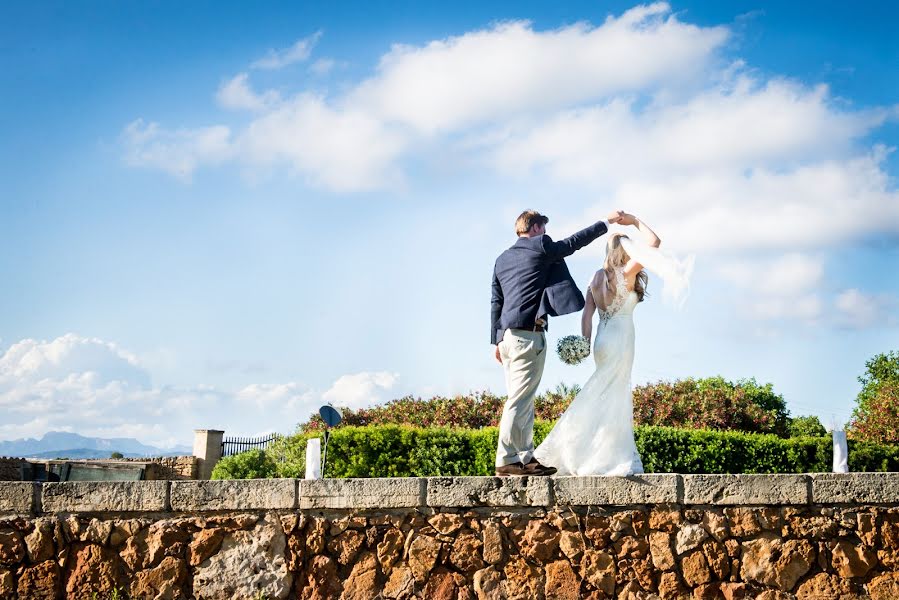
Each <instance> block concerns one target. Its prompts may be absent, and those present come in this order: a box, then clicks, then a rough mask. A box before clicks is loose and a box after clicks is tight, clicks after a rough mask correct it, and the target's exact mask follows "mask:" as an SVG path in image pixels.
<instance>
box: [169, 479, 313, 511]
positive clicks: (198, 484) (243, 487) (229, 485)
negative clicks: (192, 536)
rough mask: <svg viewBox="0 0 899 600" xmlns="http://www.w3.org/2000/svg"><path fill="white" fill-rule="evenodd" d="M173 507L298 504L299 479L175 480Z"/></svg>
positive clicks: (247, 507)
mask: <svg viewBox="0 0 899 600" xmlns="http://www.w3.org/2000/svg"><path fill="white" fill-rule="evenodd" d="M171 485H172V491H171V506H172V510H173V511H177V512H187V511H203V510H256V509H258V510H265V509H278V508H296V506H297V480H296V479H222V480H214V481H173V482H172V484H171Z"/></svg>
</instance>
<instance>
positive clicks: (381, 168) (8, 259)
mask: <svg viewBox="0 0 899 600" xmlns="http://www.w3.org/2000/svg"><path fill="white" fill-rule="evenodd" d="M896 12H897V9H896V8H895V7H894V6H893V5H892V4H890V3H874V2H871V3H862V4H860V5H858V4H856V5H852V6H849V5H847V4H845V3H839V2H825V3H818V4H816V5H815V11H814V12H810V11H809V10H808V9H807V7H804V6H803V5H801V4H788V3H765V2H754V3H750V2H738V3H737V2H734V3H711V2H709V3H701V2H674V3H671V4H670V5H668V4H652V5H635V4H631V3H622V2H602V3H601V2H578V3H565V4H564V6H557V5H550V4H549V3H542V2H524V3H522V2H516V3H489V4H484V3H454V4H453V5H452V6H450V5H446V4H445V3H442V4H441V3H421V2H416V3H405V4H404V3H376V4H372V3H365V4H362V3H359V4H347V3H342V4H341V6H340V7H339V8H335V7H333V6H328V5H312V4H308V5H298V4H295V3H283V4H277V3H265V4H261V5H260V4H257V5H254V6H252V7H249V6H248V5H246V4H242V3H222V2H215V3H212V2H206V3H204V2H194V3H190V4H189V5H186V6H185V5H179V4H176V3H165V2H163V3H152V4H151V3H105V2H94V3H80V4H73V3H56V4H53V3H43V4H40V5H36V4H34V3H20V4H12V3H7V4H4V6H3V8H2V9H0V40H2V41H0V48H2V52H0V89H2V94H0V131H2V132H3V136H2V141H0V239H2V240H3V250H4V251H3V253H2V258H0V278H2V281H3V282H4V284H5V285H4V289H5V290H6V293H5V294H2V295H0V315H2V317H0V407H2V410H3V412H2V414H3V417H4V418H3V419H2V421H0V439H12V438H17V437H24V436H36V435H41V434H42V433H43V432H45V431H48V430H55V429H69V430H75V431H78V432H79V433H84V434H93V435H106V436H112V435H127V436H133V437H137V438H139V439H141V440H142V441H145V442H151V443H159V444H172V443H186V442H189V440H190V436H191V433H190V431H191V429H193V428H213V427H219V428H223V429H226V430H227V431H229V432H232V433H234V434H243V435H248V434H254V433H259V432H267V431H272V430H278V431H289V430H291V429H292V428H293V426H294V425H295V424H296V423H297V422H300V421H302V420H304V419H305V418H306V416H307V415H308V414H309V413H310V412H311V411H312V410H313V409H315V408H316V407H317V406H319V405H320V404H321V403H322V402H324V401H332V402H335V403H338V404H347V405H351V406H354V407H358V406H365V405H369V404H371V403H376V402H383V401H385V400H387V399H390V398H393V397H398V396H401V395H403V394H406V393H413V394H416V395H425V396H426V395H430V394H436V393H441V394H452V393H459V392H466V391H469V390H479V389H485V388H490V389H492V390H494V391H496V392H500V393H502V392H503V391H504V390H503V382H502V373H501V370H500V369H499V367H498V366H497V365H495V363H493V362H492V361H491V358H490V346H489V345H488V344H487V340H488V338H487V333H488V330H489V324H488V303H489V295H488V294H489V291H488V284H489V280H490V275H491V269H492V265H493V260H494V258H495V256H496V255H497V254H498V253H499V252H500V251H502V249H503V248H505V247H507V246H508V245H510V244H511V243H512V242H513V241H514V236H513V235H512V223H513V222H514V218H515V216H516V215H517V214H518V213H519V212H520V211H521V210H522V209H524V208H529V207H532V208H536V209H538V210H541V211H542V212H544V213H546V214H548V215H549V216H550V218H551V221H550V224H549V233H550V234H551V235H553V236H555V237H562V236H564V235H567V234H569V233H571V232H573V231H574V230H576V229H579V228H581V227H583V226H586V225H587V224H589V223H590V222H591V221H592V220H594V219H598V218H601V217H603V216H604V215H605V214H606V213H607V212H608V211H609V210H611V209H613V208H624V209H627V210H630V211H632V212H635V213H637V214H638V215H639V216H641V217H643V218H644V219H645V220H646V221H647V222H648V223H650V224H651V225H653V226H654V227H655V228H656V230H657V231H658V233H659V234H660V236H661V237H662V239H663V243H664V244H665V246H666V247H667V248H669V249H670V250H672V251H673V252H675V253H678V254H680V255H684V256H685V255H688V254H693V255H695V256H696V269H695V272H694V278H693V282H692V292H691V295H690V298H689V300H688V302H687V304H686V306H685V307H684V308H683V309H680V310H678V309H676V308H674V307H672V306H670V305H668V304H666V303H665V302H663V301H662V295H661V294H660V293H657V292H658V291H659V289H658V285H659V284H658V282H657V281H656V282H654V283H653V282H651V283H650V293H652V295H651V296H650V299H649V301H648V302H646V303H645V304H643V305H642V306H641V307H640V308H639V309H638V311H637V330H638V337H637V345H638V347H637V359H636V364H635V368H634V379H635V383H643V382H647V381H654V380H658V379H673V378H678V377H686V376H709V375H715V374H721V375H724V376H725V377H728V378H731V379H738V378H743V377H756V378H757V379H758V380H760V381H762V382H771V383H773V384H774V386H775V389H776V390H777V391H778V392H780V393H782V394H783V395H784V396H785V398H786V399H787V403H788V406H789V408H790V409H791V411H792V413H793V414H817V415H819V416H820V417H821V418H822V420H824V421H825V422H826V423H829V422H830V421H831V419H834V418H835V419H836V420H838V421H841V422H842V421H845V420H847V419H848V417H849V414H850V412H851V410H852V407H853V399H854V397H855V394H856V393H857V390H858V384H857V382H856V377H857V376H858V375H859V374H861V372H862V370H863V368H864V362H865V360H866V359H868V358H870V357H871V356H873V355H874V354H876V353H879V352H885V351H888V350H893V349H896V341H895V340H896V339H897V331H899V330H897V315H899V304H897V302H899V283H897V281H899V277H897V274H899V273H897V267H896V265H897V264H899V262H897V259H899V249H897V248H899V245H897V239H899V238H897V234H899V192H897V187H896V176H897V171H899V159H897V155H896V152H895V151H894V150H893V149H894V148H895V147H896V146H897V144H899V124H897V122H899V108H897V106H899V104H897V103H899V82H897V79H896V77H895V71H896V65H897V64H899V44H897V43H896V42H895V40H894V37H895V36H894V35H893V31H892V27H891V24H892V23H895V22H896V17H897V14H896ZM602 255H603V245H602V244H601V243H597V244H594V246H592V247H591V248H590V249H588V250H585V251H583V252H581V253H579V254H578V255H576V256H575V257H573V259H572V260H571V261H570V267H571V270H572V272H573V274H574V276H575V278H576V279H577V280H578V281H580V282H584V284H586V282H587V281H588V280H589V278H590V275H591V274H592V272H593V271H594V270H595V269H596V268H598V266H599V265H600V264H601V260H602ZM654 286H655V287H654ZM653 292H656V293H653ZM577 329H578V318H577V316H569V317H565V318H561V319H556V320H554V322H553V325H552V330H551V333H550V343H553V342H554V340H555V339H557V338H558V337H559V336H561V335H565V334H568V333H573V332H575V331H576V330H577ZM588 375H589V367H588V366H586V365H584V366H580V367H577V368H571V367H566V366H563V365H561V364H560V363H559V362H558V361H556V360H550V361H549V362H548V365H547V370H546V374H545V377H544V384H543V387H544V388H551V387H554V386H555V385H556V384H557V383H559V382H566V383H569V384H571V383H578V382H581V381H584V380H586V378H587V376H588Z"/></svg>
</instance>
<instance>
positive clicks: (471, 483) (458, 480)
mask: <svg viewBox="0 0 899 600" xmlns="http://www.w3.org/2000/svg"><path fill="white" fill-rule="evenodd" d="M427 503H428V506H435V507H436V506H446V507H454V506H548V505H550V504H552V492H551V483H550V478H549V477H431V478H429V479H428V493H427Z"/></svg>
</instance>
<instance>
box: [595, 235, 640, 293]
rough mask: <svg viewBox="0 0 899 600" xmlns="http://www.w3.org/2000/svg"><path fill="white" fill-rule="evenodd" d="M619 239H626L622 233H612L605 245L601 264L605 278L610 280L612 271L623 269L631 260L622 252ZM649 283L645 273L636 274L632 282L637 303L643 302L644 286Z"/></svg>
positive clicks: (622, 248) (622, 247)
mask: <svg viewBox="0 0 899 600" xmlns="http://www.w3.org/2000/svg"><path fill="white" fill-rule="evenodd" d="M621 238H627V239H630V238H628V237H627V236H626V235H624V234H623V233H613V234H612V235H611V236H609V241H608V243H607V244H606V261H605V263H603V265H602V268H603V269H605V271H606V277H607V278H609V279H610V280H611V278H610V277H609V275H610V274H611V272H612V271H613V270H614V269H623V268H624V267H625V266H626V265H627V262H628V261H629V260H630V259H631V257H630V256H629V255H628V253H627V252H625V250H624V246H622V245H621ZM648 283H649V276H648V275H647V274H646V271H645V270H643V269H640V272H639V273H637V280H636V281H635V282H634V291H635V292H637V299H638V301H639V302H643V297H644V296H646V295H647V294H646V285H647V284H648Z"/></svg>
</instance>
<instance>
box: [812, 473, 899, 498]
mask: <svg viewBox="0 0 899 600" xmlns="http://www.w3.org/2000/svg"><path fill="white" fill-rule="evenodd" d="M811 477H812V499H811V501H812V503H814V504H844V503H852V502H860V503H863V504H869V503H870V504H895V503H897V502H899V473H816V474H814V475H812V476H811Z"/></svg>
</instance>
